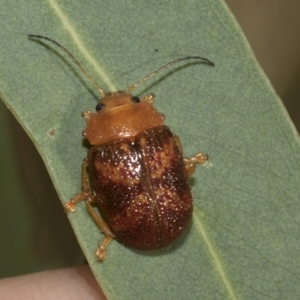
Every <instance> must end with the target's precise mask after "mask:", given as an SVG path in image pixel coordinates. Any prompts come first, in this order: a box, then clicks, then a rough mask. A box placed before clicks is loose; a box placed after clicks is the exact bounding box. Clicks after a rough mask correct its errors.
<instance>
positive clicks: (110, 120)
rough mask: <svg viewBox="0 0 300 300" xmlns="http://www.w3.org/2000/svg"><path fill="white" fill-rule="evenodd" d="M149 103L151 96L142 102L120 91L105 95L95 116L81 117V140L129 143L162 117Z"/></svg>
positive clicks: (88, 114) (93, 143)
mask: <svg viewBox="0 0 300 300" xmlns="http://www.w3.org/2000/svg"><path fill="white" fill-rule="evenodd" d="M153 101H154V94H150V95H148V96H146V97H144V98H143V99H142V100H140V99H139V98H138V97H136V96H133V95H131V94H130V93H127V92H124V91H119V92H113V93H108V94H106V95H105V96H104V97H103V98H102V99H101V100H100V102H99V103H98V104H97V106H96V111H97V113H92V112H91V111H88V112H87V113H85V114H84V117H85V119H86V120H87V128H86V130H85V131H84V132H83V135H84V137H85V138H87V139H88V140H89V142H90V144H92V145H99V144H102V143H105V142H108V141H112V140H115V139H119V138H127V139H131V140H133V139H134V138H135V136H136V135H137V134H138V133H140V132H141V131H142V130H147V129H150V128H153V127H155V126H159V125H162V124H163V122H164V115H163V114H161V113H159V112H158V111H157V110H156V109H155V108H154V107H153V105H152V104H153Z"/></svg>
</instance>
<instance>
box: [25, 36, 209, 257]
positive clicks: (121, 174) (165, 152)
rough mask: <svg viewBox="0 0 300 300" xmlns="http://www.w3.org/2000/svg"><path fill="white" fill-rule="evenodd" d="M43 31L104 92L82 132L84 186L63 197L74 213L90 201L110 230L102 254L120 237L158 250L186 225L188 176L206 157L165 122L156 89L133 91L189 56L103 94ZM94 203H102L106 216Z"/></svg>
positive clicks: (96, 216)
mask: <svg viewBox="0 0 300 300" xmlns="http://www.w3.org/2000/svg"><path fill="white" fill-rule="evenodd" d="M29 37H30V38H41V39H45V40H47V41H50V42H52V43H54V44H55V45H56V46H58V47H60V48H61V49H62V50H63V51H64V52H66V53H67V55H68V56H69V57H70V58H71V59H72V60H73V61H74V62H75V64H76V65H77V66H78V67H79V68H80V69H81V71H82V72H83V73H84V74H85V76H86V77H87V78H88V79H89V80H90V81H91V82H92V83H93V84H94V86H95V87H96V88H97V90H98V92H99V93H100V95H101V96H102V98H101V99H100V100H99V103H98V104H97V106H96V113H94V112H92V111H87V112H85V113H84V114H83V117H84V118H85V120H86V123H87V126H86V129H85V130H84V131H83V137H84V138H85V139H87V140H88V141H89V143H90V145H91V148H90V150H89V151H88V155H87V157H86V158H85V159H84V160H83V163H82V180H81V181H82V190H81V191H80V192H79V193H78V194H77V195H76V196H75V197H73V198H72V199H71V200H69V201H68V202H66V203H65V205H64V208H65V211H67V212H74V211H75V209H76V205H77V203H79V202H80V201H85V204H86V207H87V210H88V212H89V213H90V215H91V217H92V218H93V220H94V221H95V223H96V224H97V226H98V227H99V228H100V230H101V231H102V232H103V233H104V235H105V237H104V239H103V240H102V241H101V242H100V245H99V247H98V248H97V250H96V253H95V255H96V257H97V258H98V259H99V260H100V261H103V260H104V259H106V257H107V254H106V248H107V246H108V244H109V243H110V242H111V241H112V239H113V238H115V239H116V240H117V241H118V242H120V243H121V244H123V245H125V246H127V247H130V248H134V249H140V250H155V249H160V248H163V247H166V246H168V245H170V244H171V243H172V242H173V241H174V240H176V239H177V238H178V237H179V236H180V235H181V234H182V232H183V231H184V229H185V228H186V227H187V226H188V224H189V222H190V220H191V217H192V211H193V206H192V194H191V187H190V184H189V177H190V176H191V175H192V174H193V172H194V171H195V168H196V164H203V163H205V162H206V161H207V160H208V156H207V155H206V154H204V153H202V152H199V153H197V154H196V155H195V156H193V157H192V158H185V157H183V151H182V147H181V143H180V140H179V138H178V136H176V135H175V134H173V133H172V132H171V130H170V129H169V128H168V127H167V126H166V125H164V115H163V114H161V113H159V112H158V111H157V110H156V109H155V108H154V107H153V102H154V97H155V96H154V94H150V95H147V96H145V97H144V98H143V99H142V100H140V98H138V97H137V96H134V95H132V94H131V92H132V91H133V90H134V89H135V88H136V87H137V86H138V85H139V84H141V83H143V82H144V81H146V80H148V79H149V78H150V77H152V76H154V75H155V74H157V73H158V72H160V71H162V70H164V69H166V68H167V67H169V66H171V65H173V64H175V63H178V62H181V61H183V60H188V59H201V60H203V61H205V62H206V63H208V64H209V65H211V66H214V63H213V62H211V61H210V60H208V59H206V58H203V57H199V56H188V57H183V58H179V59H176V60H173V61H171V62H169V63H168V64H166V65H164V66H163V67H161V68H159V69H158V70H156V71H154V72H152V73H151V74H149V75H147V76H146V77H145V78H143V79H142V80H140V81H138V82H137V83H135V84H134V85H131V86H130V87H129V88H128V90H127V92H126V91H117V92H109V93H105V92H104V90H103V89H102V88H100V87H99V86H98V84H97V83H96V82H95V81H94V80H93V79H92V77H91V76H90V75H89V74H88V73H87V72H86V71H85V69H84V68H83V67H82V66H81V64H80V63H79V62H78V61H77V60H76V59H75V58H74V56H73V55H72V54H71V53H70V52H69V51H68V50H67V49H66V48H64V47H63V46H62V45H60V44H59V43H57V42H56V41H54V40H52V39H50V38H48V37H44V36H40V35H29ZM93 204H96V205H98V207H99V210H100V214H101V216H100V215H99V214H98V213H96V211H95V210H94V208H93Z"/></svg>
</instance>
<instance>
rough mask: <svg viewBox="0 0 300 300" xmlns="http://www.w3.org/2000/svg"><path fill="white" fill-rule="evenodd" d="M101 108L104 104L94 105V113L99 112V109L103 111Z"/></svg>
mask: <svg viewBox="0 0 300 300" xmlns="http://www.w3.org/2000/svg"><path fill="white" fill-rule="evenodd" d="M103 108H104V104H103V103H98V104H97V105H96V107H95V109H96V111H99V110H101V109H103Z"/></svg>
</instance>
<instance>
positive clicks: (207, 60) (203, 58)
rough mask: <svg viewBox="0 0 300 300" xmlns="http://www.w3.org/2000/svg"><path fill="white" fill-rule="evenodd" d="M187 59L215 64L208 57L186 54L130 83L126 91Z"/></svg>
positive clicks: (129, 91) (130, 90)
mask: <svg viewBox="0 0 300 300" xmlns="http://www.w3.org/2000/svg"><path fill="white" fill-rule="evenodd" d="M188 59H201V60H204V61H206V62H207V63H208V64H209V65H211V66H214V65H215V64H214V63H213V62H212V61H210V60H209V59H207V58H205V57H200V56H187V57H182V58H178V59H175V60H173V61H171V62H169V63H167V64H166V65H164V66H162V67H161V68H159V69H158V70H156V71H154V72H152V73H151V74H149V75H147V76H146V77H145V78H143V79H142V80H140V81H138V82H137V83H135V84H133V85H131V86H130V87H129V88H128V93H131V92H132V91H133V90H134V89H135V88H136V87H137V86H138V85H140V84H141V83H143V82H145V81H146V80H148V79H149V78H151V77H152V76H154V75H156V74H157V73H159V72H161V71H163V70H164V69H166V68H168V67H170V66H172V65H174V64H176V63H178V62H181V61H183V60H188Z"/></svg>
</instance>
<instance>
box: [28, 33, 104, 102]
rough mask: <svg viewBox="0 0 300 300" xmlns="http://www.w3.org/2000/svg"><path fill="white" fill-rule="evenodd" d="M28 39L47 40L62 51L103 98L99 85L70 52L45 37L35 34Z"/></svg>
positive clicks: (102, 91)
mask: <svg viewBox="0 0 300 300" xmlns="http://www.w3.org/2000/svg"><path fill="white" fill-rule="evenodd" d="M28 37H29V38H39V39H44V40H47V41H49V42H51V43H53V44H55V45H56V46H58V47H59V48H60V49H62V50H63V51H64V52H66V53H67V54H68V55H69V57H70V58H71V59H72V60H73V62H74V63H75V64H76V65H77V66H78V67H79V69H80V70H81V71H82V73H83V74H84V75H85V76H86V77H87V78H88V80H89V81H91V82H92V84H93V85H94V86H95V87H96V89H97V90H98V92H99V94H100V95H101V96H102V97H104V96H105V92H104V90H103V89H102V88H100V87H99V85H98V84H97V83H96V82H95V80H94V79H93V78H92V76H91V75H90V74H89V73H88V72H87V71H86V70H85V69H84V68H83V66H82V65H81V64H80V63H79V61H78V60H77V59H76V58H75V57H74V56H73V55H72V54H71V52H70V51H68V50H67V49H66V48H65V47H64V46H62V45H60V44H59V43H58V42H56V41H54V40H52V39H50V38H48V37H46V36H42V35H35V34H29V35H28Z"/></svg>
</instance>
